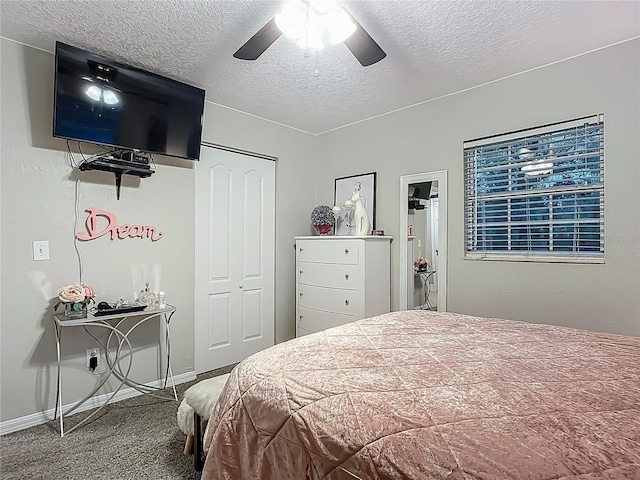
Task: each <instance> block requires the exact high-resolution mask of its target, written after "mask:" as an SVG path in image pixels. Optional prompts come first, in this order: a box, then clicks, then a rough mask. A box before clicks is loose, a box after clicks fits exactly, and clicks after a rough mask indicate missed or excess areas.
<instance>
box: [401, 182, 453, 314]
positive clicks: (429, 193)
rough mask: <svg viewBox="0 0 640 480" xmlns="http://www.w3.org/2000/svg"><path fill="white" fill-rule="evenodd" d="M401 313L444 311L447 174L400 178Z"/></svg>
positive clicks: (445, 291) (445, 297)
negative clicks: (404, 311) (417, 310)
mask: <svg viewBox="0 0 640 480" xmlns="http://www.w3.org/2000/svg"><path fill="white" fill-rule="evenodd" d="M399 241H400V269H399V274H398V278H399V288H398V292H399V309H400V310H412V309H421V310H437V311H441V312H444V311H446V310H447V172H446V170H441V171H437V172H430V173H419V174H414V175H403V176H402V177H400V234H399Z"/></svg>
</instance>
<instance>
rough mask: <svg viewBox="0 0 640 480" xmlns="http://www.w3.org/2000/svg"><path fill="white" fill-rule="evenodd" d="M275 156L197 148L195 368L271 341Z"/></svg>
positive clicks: (234, 358) (230, 359)
mask: <svg viewBox="0 0 640 480" xmlns="http://www.w3.org/2000/svg"><path fill="white" fill-rule="evenodd" d="M274 160H275V159H270V158H264V157H259V156H256V155H254V154H248V153H245V152H239V151H229V150H223V149H220V148H213V147H210V146H205V145H204V144H203V146H202V152H201V156H200V161H199V162H197V164H196V167H195V202H196V208H195V211H196V225H195V230H196V232H195V233H196V235H195V238H196V242H195V262H196V268H195V276H196V278H195V369H196V373H202V372H206V371H209V370H213V369H215V368H219V367H224V366H226V365H231V364H233V363H237V362H240V361H241V360H243V359H245V358H246V357H248V356H249V355H252V354H254V353H256V352H258V351H260V350H264V349H265V348H268V347H270V346H272V345H273V344H274V328H275V314H274V305H275V298H274V293H275V288H274V284H275V161H274Z"/></svg>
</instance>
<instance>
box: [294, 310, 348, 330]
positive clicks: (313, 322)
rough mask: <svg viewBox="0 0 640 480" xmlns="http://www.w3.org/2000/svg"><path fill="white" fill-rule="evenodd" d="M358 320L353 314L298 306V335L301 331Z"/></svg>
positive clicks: (336, 325)
mask: <svg viewBox="0 0 640 480" xmlns="http://www.w3.org/2000/svg"><path fill="white" fill-rule="evenodd" d="M356 320H359V319H358V317H357V316H355V315H341V314H339V313H331V312H323V311H320V310H315V309H313V308H305V307H301V306H299V307H298V336H300V335H301V334H302V333H304V334H306V333H310V332H320V331H322V330H325V329H327V328H332V327H339V326H340V325H344V324H345V323H351V322H355V321H356Z"/></svg>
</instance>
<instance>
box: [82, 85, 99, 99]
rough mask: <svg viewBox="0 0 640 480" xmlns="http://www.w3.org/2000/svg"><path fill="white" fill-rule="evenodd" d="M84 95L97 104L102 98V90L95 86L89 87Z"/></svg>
mask: <svg viewBox="0 0 640 480" xmlns="http://www.w3.org/2000/svg"><path fill="white" fill-rule="evenodd" d="M84 93H85V95H86V96H87V97H89V98H90V99H91V100H93V101H94V102H99V101H100V97H101V96H102V89H101V88H100V87H97V86H95V85H91V86H90V87H89V88H87V89H86V90H85V92H84Z"/></svg>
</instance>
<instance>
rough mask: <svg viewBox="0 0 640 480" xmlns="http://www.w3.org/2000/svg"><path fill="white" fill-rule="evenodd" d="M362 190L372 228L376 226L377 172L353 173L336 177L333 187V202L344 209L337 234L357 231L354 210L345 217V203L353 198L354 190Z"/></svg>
mask: <svg viewBox="0 0 640 480" xmlns="http://www.w3.org/2000/svg"><path fill="white" fill-rule="evenodd" d="M356 190H360V198H361V199H362V205H363V206H364V209H365V210H366V211H367V216H368V217H369V223H370V224H371V230H375V228H376V172H372V173H363V174H361V175H352V176H350V177H341V178H336V180H335V185H334V189H333V204H334V205H337V206H339V207H340V208H341V209H342V212H341V214H340V220H339V221H338V225H337V228H336V235H353V234H354V232H355V222H354V220H353V211H351V212H350V216H349V217H345V214H346V211H345V208H344V204H345V202H346V201H347V200H351V197H352V196H353V192H354V191H356Z"/></svg>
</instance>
